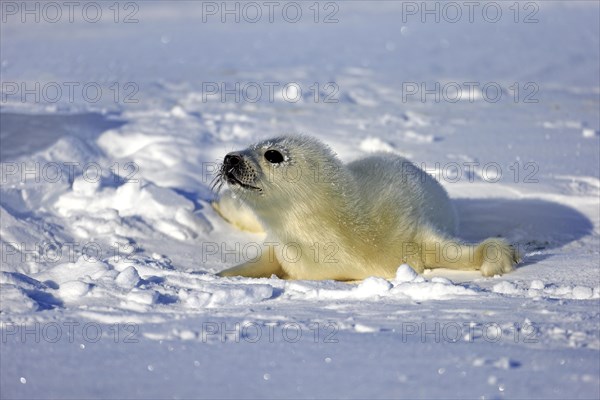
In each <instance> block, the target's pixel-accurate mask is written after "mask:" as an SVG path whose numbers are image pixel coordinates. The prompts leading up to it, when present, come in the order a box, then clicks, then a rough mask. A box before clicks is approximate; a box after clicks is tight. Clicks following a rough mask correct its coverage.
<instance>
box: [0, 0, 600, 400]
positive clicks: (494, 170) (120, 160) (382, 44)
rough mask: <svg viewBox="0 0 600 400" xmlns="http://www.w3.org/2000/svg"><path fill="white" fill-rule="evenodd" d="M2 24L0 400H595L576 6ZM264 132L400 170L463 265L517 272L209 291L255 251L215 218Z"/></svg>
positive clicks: (404, 5)
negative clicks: (220, 194) (450, 221)
mask: <svg viewBox="0 0 600 400" xmlns="http://www.w3.org/2000/svg"><path fill="white" fill-rule="evenodd" d="M24 4H25V3H21V2H3V3H2V10H1V11H2V16H1V17H2V24H1V25H0V29H1V32H0V33H1V36H0V45H1V46H0V47H1V65H0V72H1V74H2V79H1V80H2V101H1V103H0V106H1V108H0V118H1V125H0V139H1V140H2V143H1V146H0V158H1V161H2V171H1V172H2V176H1V178H2V182H1V189H0V195H1V198H0V234H1V245H2V248H1V253H2V260H1V269H0V290H1V292H0V294H1V297H0V300H1V301H0V324H1V325H0V330H1V333H2V341H1V343H0V349H1V356H0V367H1V370H0V397H2V398H7V399H8V398H23V399H33V398H286V397H287V398H306V397H310V398H415V397H424V398H560V399H564V398H590V399H592V398H594V399H597V398H599V397H600V354H599V352H600V331H599V329H600V200H599V199H600V147H599V143H600V134H599V132H600V111H599V110H600V100H599V98H600V77H599V75H598V71H599V68H600V21H599V18H600V17H599V15H600V9H599V5H598V3H597V2H593V1H589V2H568V3H567V2H565V3H561V2H521V3H513V2H498V3H493V4H496V6H488V7H487V8H485V7H483V6H482V5H480V6H479V7H477V8H475V9H474V13H473V14H472V15H471V14H470V13H469V9H468V8H467V6H466V5H464V4H463V3H460V2H458V3H453V4H455V5H456V6H454V5H453V6H446V5H445V3H436V2H430V3H428V4H429V7H430V9H431V10H434V11H433V13H434V14H431V13H429V14H427V13H424V10H422V9H421V7H423V4H425V3H422V2H394V1H386V2H366V1H353V2H320V3H313V2H301V3H294V4H296V5H291V6H290V5H289V4H290V3H281V4H280V5H279V6H278V7H279V8H275V9H274V14H273V21H270V20H269V9H268V8H267V6H265V5H264V4H263V3H260V2H259V3H254V4H257V6H253V7H255V8H256V7H259V9H260V10H261V11H262V14H261V15H262V18H260V19H259V20H256V21H255V20H254V17H255V13H254V11H255V10H253V9H250V8H248V7H245V8H242V6H241V5H240V4H241V3H237V4H238V6H237V7H239V13H240V15H239V18H238V19H239V21H236V19H235V15H229V14H226V13H224V12H223V10H222V9H221V7H224V4H225V3H221V2H214V3H213V2H203V3H201V2H179V3H177V4H176V5H173V4H172V3H171V4H169V3H167V2H129V3H115V4H117V8H118V10H119V13H117V14H115V12H116V11H115V6H114V5H112V4H113V3H111V2H108V3H94V4H96V6H93V7H99V9H100V10H101V12H102V14H101V16H100V17H99V20H98V21H96V22H90V21H92V20H94V19H95V18H96V14H94V13H93V11H94V10H95V9H94V10H92V9H91V8H89V7H88V8H85V10H87V11H86V12H87V13H88V14H82V12H83V9H84V7H81V8H75V9H74V12H73V14H72V19H73V21H70V20H69V13H68V11H69V9H68V8H67V6H66V5H63V3H60V2H59V3H53V4H56V5H57V6H58V7H64V8H63V9H62V14H61V16H60V17H58V16H57V14H54V11H53V10H54V9H51V8H52V7H55V8H56V6H48V7H42V6H40V5H39V4H38V3H35V4H38V6H39V7H40V8H39V10H38V11H36V10H37V9H36V8H35V5H34V3H30V9H31V10H33V11H31V12H30V13H29V14H28V13H24V10H23V9H22V7H24ZM65 4H66V3H65ZM228 4H229V7H230V9H232V10H234V11H233V12H235V10H236V8H235V7H236V6H235V4H236V3H233V2H232V3H228ZM315 4H316V6H315ZM436 4H437V6H436ZM465 4H466V3H465ZM286 5H287V6H286ZM111 7H112V8H111ZM286 7H287V8H286ZM290 7H296V8H297V7H299V8H300V9H301V11H302V14H301V17H300V19H299V20H298V21H296V22H293V20H295V19H296V16H295V15H296V14H294V10H295V8H294V9H291V8H290ZM436 7H437V8H436ZM449 7H450V8H451V7H454V8H456V7H462V9H460V11H461V14H460V16H458V17H457V14H455V13H454V11H455V9H450V8H449ZM490 7H496V8H498V9H500V11H501V14H495V11H497V10H496V9H491V8H490ZM284 9H285V10H287V11H286V12H287V14H285V15H282V14H281V12H282V10H284ZM484 9H485V12H484V11H483V10H484ZM244 10H245V11H244ZM317 10H318V12H317ZM435 10H439V12H438V15H437V16H438V17H439V18H437V20H436V15H435V13H436V11H435ZM36 12H38V13H39V15H38V17H39V21H36V20H35V15H34V14H35V13H36ZM482 12H484V13H483V14H482ZM31 13H34V14H31ZM498 15H499V17H498ZM223 16H225V22H222V17H223ZM422 17H423V18H424V19H423V18H422ZM471 17H472V18H473V20H472V21H471V20H470V18H471ZM56 18H58V20H57V21H54V22H52V20H53V19H56ZM455 18H458V19H456V20H455ZM23 21H24V22H23ZM282 133H304V134H310V135H313V136H316V137H318V138H320V139H321V140H323V141H324V142H325V143H327V144H329V145H330V146H331V147H332V148H333V149H334V150H335V151H336V152H337V154H338V155H339V157H340V158H341V159H342V160H343V161H345V162H350V161H353V160H356V159H358V158H360V157H363V156H366V155H369V154H372V153H376V152H391V153H394V154H398V155H402V156H404V157H408V158H410V159H411V160H412V161H414V162H415V163H416V164H417V165H419V166H421V167H422V168H424V169H425V170H427V171H428V172H429V173H431V174H432V175H433V176H434V177H436V178H437V179H438V180H439V181H440V182H441V183H442V185H443V186H444V187H445V188H446V189H447V191H448V192H449V194H450V196H451V197H452V199H453V201H454V204H455V206H456V209H457V211H458V214H459V217H460V220H461V226H460V232H459V235H460V237H461V238H462V239H463V240H465V241H468V242H477V241H480V240H483V239H485V238H487V237H492V236H503V237H506V238H507V239H508V240H509V241H511V242H512V243H514V244H515V245H516V246H518V247H519V249H520V250H521V252H522V253H523V255H524V261H523V263H522V264H520V265H519V266H518V268H517V269H516V270H515V271H514V272H512V273H510V274H507V275H504V276H496V277H492V278H483V277H481V276H480V274H479V273H477V272H452V271H449V270H435V271H430V270H427V271H425V273H424V274H423V275H418V274H417V273H415V271H414V270H412V269H411V268H410V266H408V265H406V264H402V265H400V264H401V263H399V265H398V270H397V273H396V277H395V278H394V279H392V280H389V281H388V280H385V279H381V278H377V277H371V278H368V279H366V280H364V281H362V282H355V283H344V282H333V281H320V282H316V281H285V280H280V279H277V278H276V277H272V278H269V279H266V278H265V279H248V278H242V277H234V278H220V277H217V276H216V275H215V273H216V272H218V271H221V270H223V269H225V268H228V267H231V266H233V265H235V264H238V263H240V262H243V261H245V260H247V259H250V258H252V257H254V256H255V253H254V252H255V251H256V249H257V247H258V244H260V243H261V242H262V240H263V239H264V236H263V235H262V234H254V233H247V232H242V231H239V230H237V229H236V228H235V227H233V226H232V225H230V224H229V223H228V222H226V221H224V220H223V219H222V218H221V217H220V216H219V215H218V214H217V213H216V212H215V211H214V209H213V208H212V207H211V201H212V200H213V199H214V196H215V194H214V193H212V192H211V190H210V183H211V180H212V179H213V178H214V173H215V171H216V168H218V163H219V162H220V160H222V158H223V156H224V155H225V154H226V153H227V152H229V151H232V150H236V149H242V148H244V147H246V146H248V145H249V144H251V143H253V142H255V141H258V140H261V139H266V138H268V137H271V136H276V135H280V134H282ZM373 196H377V193H373Z"/></svg>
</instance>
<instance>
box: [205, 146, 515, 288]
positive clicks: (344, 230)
mask: <svg viewBox="0 0 600 400" xmlns="http://www.w3.org/2000/svg"><path fill="white" fill-rule="evenodd" d="M269 149H275V150H277V151H279V152H281V153H282V154H284V156H285V161H284V162H283V163H280V164H271V163H269V162H268V161H266V160H265V158H264V153H265V152H266V151H267V150H269ZM239 154H240V155H241V156H242V157H243V159H244V162H245V163H246V165H247V166H248V171H253V173H255V175H256V176H254V177H253V181H252V184H253V185H254V186H256V187H258V188H260V190H251V189H246V188H243V187H241V186H240V185H236V184H230V188H231V190H232V192H234V193H235V197H236V198H239V200H241V201H242V202H243V206H239V207H232V205H234V204H236V202H238V201H239V200H236V198H234V196H232V194H231V193H229V194H225V195H224V196H222V197H221V200H220V201H219V202H218V203H217V204H216V208H217V209H218V210H219V211H220V213H221V215H223V216H224V217H225V218H226V219H227V220H229V221H230V222H232V223H234V224H235V225H237V226H239V227H242V228H244V227H246V228H247V227H251V228H253V229H254V230H256V229H255V228H257V226H256V223H257V221H256V218H257V219H258V221H259V223H260V225H262V227H263V228H264V230H265V231H266V233H267V240H266V241H265V243H267V244H268V245H266V246H265V248H264V251H263V255H262V257H261V258H260V259H259V260H257V261H254V262H248V263H245V264H242V265H240V266H237V267H234V268H231V269H229V270H226V271H223V272H221V273H220V275H221V276H235V275H242V276H248V277H263V276H267V277H268V276H270V275H272V274H276V275H278V276H280V277H283V278H288V279H336V280H357V279H364V278H366V277H369V276H381V277H384V278H393V277H394V274H395V272H396V269H397V268H398V266H399V265H401V264H403V263H407V264H409V265H410V266H411V267H412V268H413V269H415V270H416V271H417V272H420V273H421V272H423V270H424V269H425V268H439V267H446V268H452V269H461V270H481V273H482V274H483V275H485V276H492V275H496V274H502V273H506V272H509V271H511V270H512V269H513V266H514V264H515V263H516V262H518V259H519V256H518V254H517V253H516V251H515V250H514V249H513V248H512V247H511V246H510V245H509V244H508V243H506V242H505V241H504V240H502V239H487V240H485V241H484V242H482V243H480V244H479V245H467V244H463V243H460V242H459V241H457V240H456V239H453V236H452V235H454V234H455V230H456V225H457V221H456V215H455V212H454V208H453V207H452V203H451V202H450V199H449V198H448V195H447V194H446V192H445V190H444V189H443V188H442V186H441V185H440V184H439V183H438V182H437V181H435V179H433V178H432V177H431V176H429V175H428V174H426V173H425V172H423V171H422V170H421V169H419V168H418V167H416V166H415V165H414V164H412V163H410V162H409V161H408V160H406V159H404V158H402V157H398V156H395V155H390V154H382V155H375V156H371V157H368V158H365V159H362V160H358V161H355V162H352V163H350V164H348V165H343V164H342V163H341V161H339V159H338V158H337V157H336V156H335V154H334V153H333V152H332V151H331V150H330V149H329V148H328V147H327V146H325V145H324V144H322V143H321V142H319V141H318V140H316V139H314V138H310V137H307V136H285V137H280V138H275V139H272V140H269V141H265V142H262V143H259V144H256V145H253V146H251V147H250V148H248V149H246V150H244V151H242V152H239ZM250 175H252V174H250Z"/></svg>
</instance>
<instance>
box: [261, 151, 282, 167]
mask: <svg viewBox="0 0 600 400" xmlns="http://www.w3.org/2000/svg"><path fill="white" fill-rule="evenodd" d="M265 160H267V161H268V162H270V163H271V164H279V163H280V162H282V161H283V154H281V153H280V152H278V151H277V150H267V151H266V152H265Z"/></svg>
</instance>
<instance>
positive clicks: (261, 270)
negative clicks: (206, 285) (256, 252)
mask: <svg viewBox="0 0 600 400" xmlns="http://www.w3.org/2000/svg"><path fill="white" fill-rule="evenodd" d="M217 275H218V276H223V277H224V276H244V277H246V278H270V277H271V275H277V276H278V277H279V278H282V279H285V277H286V274H285V272H284V271H283V269H282V268H281V264H279V261H277V258H275V255H274V254H273V252H272V251H269V249H267V248H265V247H264V246H263V248H262V253H261V255H260V257H259V258H258V259H257V260H255V261H248V262H245V263H243V264H240V265H237V266H235V267H233V268H229V269H226V270H224V271H221V272H219V273H218V274H217Z"/></svg>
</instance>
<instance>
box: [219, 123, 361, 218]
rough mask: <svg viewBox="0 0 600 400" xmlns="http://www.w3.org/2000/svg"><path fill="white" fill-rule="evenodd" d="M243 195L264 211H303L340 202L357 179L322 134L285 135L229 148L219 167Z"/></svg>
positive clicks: (223, 178) (221, 174)
mask: <svg viewBox="0 0 600 400" xmlns="http://www.w3.org/2000/svg"><path fill="white" fill-rule="evenodd" d="M218 179H219V181H220V183H221V184H222V183H223V182H226V183H227V184H228V185H229V187H230V189H231V190H232V191H233V193H235V194H236V195H237V196H238V197H239V198H240V200H242V201H243V202H244V203H246V204H247V205H248V206H250V207H251V208H252V209H253V210H254V211H255V212H256V213H257V215H258V216H259V217H261V216H262V217H264V216H265V215H269V216H271V217H272V216H273V215H276V214H280V213H281V212H285V213H286V214H288V215H289V213H295V214H296V215H297V216H298V217H300V215H303V214H306V213H309V212H311V211H315V208H318V207H321V208H322V207H325V206H329V205H331V204H334V205H335V206H336V208H338V209H339V208H343V207H340V204H339V203H337V204H336V201H333V202H332V200H334V199H337V198H341V197H343V196H344V195H347V194H348V193H346V191H347V190H349V188H351V187H352V186H351V185H348V184H347V183H348V182H347V181H348V179H350V178H349V176H348V173H347V172H346V170H345V168H344V166H343V164H342V162H341V161H340V160H339V159H338V158H337V157H336V155H335V153H334V152H333V151H332V150H331V149H330V148H329V147H328V146H327V145H325V144H324V143H322V142H320V141H319V140H317V139H315V138H312V137H309V136H303V135H290V136H281V137H277V138H273V139H269V140H265V141H262V142H260V143H257V144H254V145H252V146H250V147H248V148H247V149H245V150H241V151H234V152H231V153H228V154H227V155H226V156H225V158H224V159H223V165H222V167H221V170H220V172H219V176H218Z"/></svg>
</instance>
